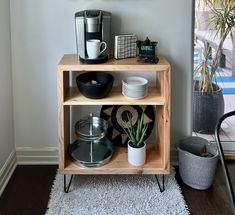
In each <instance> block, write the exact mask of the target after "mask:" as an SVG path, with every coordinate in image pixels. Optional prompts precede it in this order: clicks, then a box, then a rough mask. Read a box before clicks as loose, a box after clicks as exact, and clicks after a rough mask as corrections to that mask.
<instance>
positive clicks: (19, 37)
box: [11, 0, 192, 148]
mask: <svg viewBox="0 0 235 215" xmlns="http://www.w3.org/2000/svg"><path fill="white" fill-rule="evenodd" d="M191 8H192V0H190V1H189V0H178V1H172V0H125V1H124V0H109V1H107V0H60V1H58V0H40V1H32V0H11V30H12V69H13V83H14V87H13V89H14V90H13V92H14V121H15V144H16V147H18V148H20V147H34V148H42V147H55V146H57V99H56V66H57V63H58V61H59V59H60V58H61V57H62V55H63V54H64V53H75V52H76V47H75V33H74V13H75V12H77V11H79V10H83V9H102V10H107V11H110V12H112V14H113V23H112V27H113V34H115V33H129V32H134V33H136V34H137V35H138V36H139V39H145V37H146V36H149V37H150V39H152V40H157V41H158V42H159V45H158V48H159V50H158V52H159V53H160V54H163V55H165V56H166V57H167V58H168V59H169V61H170V63H171V64H172V140H173V141H172V143H174V141H176V140H177V139H178V138H179V137H181V136H183V135H189V134H190V132H191V123H190V121H191V120H190V118H191V117H190V116H191V106H190V104H191V96H190V95H191V75H192V72H191V70H192V68H191V46H192V41H191V32H192V31H191V29H192V24H191V23H192V9H191Z"/></svg>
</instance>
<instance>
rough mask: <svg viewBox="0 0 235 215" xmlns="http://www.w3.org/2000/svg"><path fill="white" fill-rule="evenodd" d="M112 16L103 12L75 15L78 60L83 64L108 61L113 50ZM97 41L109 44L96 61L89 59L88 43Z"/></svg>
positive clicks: (85, 11)
mask: <svg viewBox="0 0 235 215" xmlns="http://www.w3.org/2000/svg"><path fill="white" fill-rule="evenodd" d="M111 18H112V14H111V13H109V12H106V11H102V10H84V11H79V12H77V13H76V14H75V29H76V41H77V54H78V58H79V59H80V60H81V61H82V62H83V63H88V64H96V63H104V62H106V61H107V60H108V58H109V55H110V48H111V44H110V42H111V39H110V37H111ZM91 39H96V40H100V41H101V42H102V41H104V42H106V44H107V48H106V50H105V51H104V52H103V53H102V54H101V55H100V56H99V57H97V58H96V59H89V58H88V55H87V47H86V41H87V40H91Z"/></svg>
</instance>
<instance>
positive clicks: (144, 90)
mask: <svg viewBox="0 0 235 215" xmlns="http://www.w3.org/2000/svg"><path fill="white" fill-rule="evenodd" d="M122 94H123V95H124V96H126V97H128V98H132V99H142V98H144V97H146V96H147V95H148V80H147V79H145V78H143V77H140V76H130V77H127V78H125V79H124V80H122Z"/></svg>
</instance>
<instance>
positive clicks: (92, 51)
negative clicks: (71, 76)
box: [86, 39, 107, 59]
mask: <svg viewBox="0 0 235 215" xmlns="http://www.w3.org/2000/svg"><path fill="white" fill-rule="evenodd" d="M102 44H104V48H103V50H101V51H100V47H101V45H102ZM86 48H87V54H88V58H90V59H96V58H98V57H99V56H100V54H101V53H103V52H104V51H105V50H106V48H107V44H106V42H104V41H103V42H100V40H95V39H92V40H87V41H86Z"/></svg>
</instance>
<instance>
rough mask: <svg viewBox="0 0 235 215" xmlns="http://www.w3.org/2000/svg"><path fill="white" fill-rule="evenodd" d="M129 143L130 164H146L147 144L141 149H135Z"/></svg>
mask: <svg viewBox="0 0 235 215" xmlns="http://www.w3.org/2000/svg"><path fill="white" fill-rule="evenodd" d="M129 143H130V141H129V142H128V153H127V154H128V162H129V163H130V164H131V165H134V166H141V165H143V164H144V163H145V158H146V144H144V146H143V147H141V148H134V147H132V146H130V144H129Z"/></svg>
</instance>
